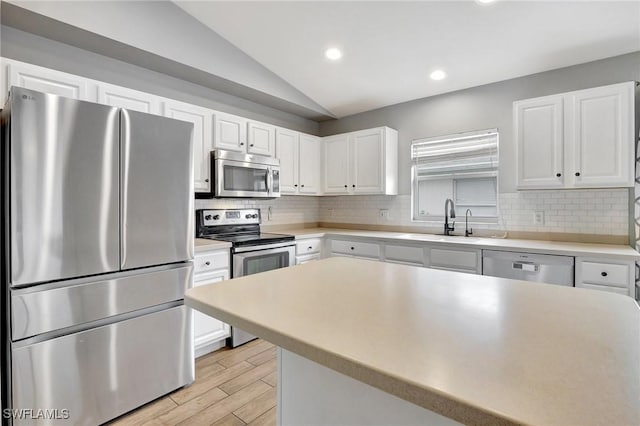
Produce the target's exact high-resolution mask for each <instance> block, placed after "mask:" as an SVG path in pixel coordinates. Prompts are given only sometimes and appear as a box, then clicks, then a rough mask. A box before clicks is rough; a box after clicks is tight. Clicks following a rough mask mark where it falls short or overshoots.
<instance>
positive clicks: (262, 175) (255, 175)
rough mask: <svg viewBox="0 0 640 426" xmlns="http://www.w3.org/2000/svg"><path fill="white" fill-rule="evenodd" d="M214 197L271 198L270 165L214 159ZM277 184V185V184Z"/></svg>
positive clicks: (273, 195)
mask: <svg viewBox="0 0 640 426" xmlns="http://www.w3.org/2000/svg"><path fill="white" fill-rule="evenodd" d="M214 168H215V170H214V176H215V189H214V191H215V192H214V196H215V197H244V198H273V197H277V196H278V195H279V190H278V193H277V195H276V194H274V193H273V190H272V188H273V185H274V183H275V182H274V179H273V174H272V170H271V169H272V166H269V165H266V164H257V163H249V162H243V161H234V160H225V159H216V160H215V161H214ZM278 186H279V185H278Z"/></svg>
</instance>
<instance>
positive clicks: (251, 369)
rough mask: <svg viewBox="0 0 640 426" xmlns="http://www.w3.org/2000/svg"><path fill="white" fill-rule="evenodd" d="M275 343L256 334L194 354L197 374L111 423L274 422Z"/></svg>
mask: <svg viewBox="0 0 640 426" xmlns="http://www.w3.org/2000/svg"><path fill="white" fill-rule="evenodd" d="M275 407H276V348H275V346H273V345H272V344H271V343H269V342H265V341H263V340H260V339H258V340H254V341H253V342H249V343H247V344H246V345H243V346H240V347H238V348H235V349H227V348H224V349H220V350H218V351H216V352H212V353H210V354H208V355H205V356H203V357H201V358H198V359H197V360H196V380H195V382H193V384H191V386H189V387H186V388H182V389H180V390H177V391H176V392H173V393H171V394H169V395H166V396H164V397H163V398H160V399H158V400H156V401H153V402H150V403H149V404H147V405H144V406H143V407H140V408H138V409H137V410H135V411H132V412H130V413H128V414H125V415H124V416H121V417H119V418H117V419H116V420H115V421H113V422H111V423H110V424H111V425H117V426H133V425H215V426H221V425H224V426H242V425H250V426H267V425H268V426H275V424H276V408H275Z"/></svg>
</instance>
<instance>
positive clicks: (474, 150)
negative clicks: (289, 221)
mask: <svg viewBox="0 0 640 426" xmlns="http://www.w3.org/2000/svg"><path fill="white" fill-rule="evenodd" d="M411 158H412V160H413V169H414V170H413V178H414V179H416V180H418V181H421V180H434V179H447V178H472V177H495V176H497V175H498V131H497V129H492V130H483V131H479V132H469V133H460V134H456V135H450V136H442V137H434V138H425V139H417V140H414V141H413V142H412V143H411Z"/></svg>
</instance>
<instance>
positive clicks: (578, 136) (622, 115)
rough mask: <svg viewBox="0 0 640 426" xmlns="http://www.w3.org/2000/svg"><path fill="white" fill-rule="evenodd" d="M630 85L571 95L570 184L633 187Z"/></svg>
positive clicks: (631, 88)
mask: <svg viewBox="0 0 640 426" xmlns="http://www.w3.org/2000/svg"><path fill="white" fill-rule="evenodd" d="M633 89H634V87H633V83H624V84H616V85H613V86H607V87H599V88H595V89H588V90H581V91H579V92H575V93H573V94H572V95H570V96H571V100H572V104H573V108H572V112H573V114H572V116H571V123H569V124H570V126H571V129H572V142H573V143H572V145H573V149H574V161H575V165H574V179H575V183H574V185H575V186H577V187H620V186H633V170H634V167H633V163H634V155H633V154H634V140H633V139H634V138H633Z"/></svg>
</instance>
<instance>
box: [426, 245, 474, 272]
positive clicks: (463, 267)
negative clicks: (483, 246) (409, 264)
mask: <svg viewBox="0 0 640 426" xmlns="http://www.w3.org/2000/svg"><path fill="white" fill-rule="evenodd" d="M427 250H428V254H427V266H428V267H429V268H434V269H444V270H447V271H455V272H467V273H471V274H481V273H482V250H478V249H463V248H457V247H456V248H453V247H436V246H429V247H428V249H427Z"/></svg>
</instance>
